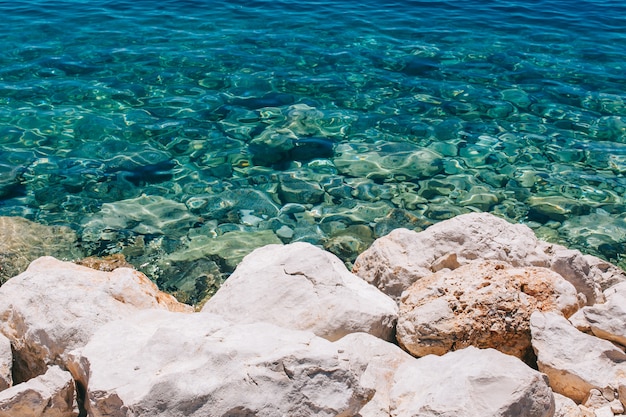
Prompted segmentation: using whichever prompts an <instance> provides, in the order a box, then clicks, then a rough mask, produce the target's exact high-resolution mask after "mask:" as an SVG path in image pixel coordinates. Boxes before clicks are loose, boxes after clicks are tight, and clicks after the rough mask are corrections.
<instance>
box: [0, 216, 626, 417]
mask: <svg viewBox="0 0 626 417" xmlns="http://www.w3.org/2000/svg"><path fill="white" fill-rule="evenodd" d="M431 229H433V230H431ZM354 272H356V274H353V273H351V272H350V271H348V270H347V269H346V268H345V266H344V265H343V264H342V263H341V262H340V261H339V259H338V258H336V257H335V256H334V255H331V254H329V253H327V252H324V251H323V250H321V249H319V248H317V247H314V246H312V245H310V244H306V243H294V244H290V245H285V246H283V245H269V246H266V247H263V248H260V249H257V250H255V251H254V252H252V253H251V254H250V255H248V256H247V257H246V258H244V260H243V261H242V262H241V263H240V264H239V266H238V267H237V269H236V271H235V272H234V274H233V275H232V276H231V277H230V278H229V279H228V281H227V282H226V283H225V284H224V285H223V286H222V287H221V288H220V290H219V291H218V292H217V294H216V295H215V296H214V297H213V298H211V299H210V300H209V301H208V302H207V303H206V304H205V306H204V307H203V309H202V311H197V312H194V311H193V309H192V308H191V307H189V306H186V305H184V304H180V303H178V302H177V301H176V300H175V299H173V298H172V297H171V296H169V295H166V294H164V293H162V292H160V291H159V290H158V289H157V288H156V286H155V285H154V284H153V283H152V282H150V281H149V280H148V279H147V278H146V277H145V276H144V275H143V274H141V273H139V272H137V271H134V270H132V269H128V268H119V269H116V270H115V271H113V272H102V271H96V270H92V269H89V268H87V267H83V266H78V265H75V264H72V263H68V262H61V261H58V260H56V259H54V258H50V257H44V258H40V259H38V260H36V261H34V262H33V263H31V265H30V266H29V268H28V269H27V270H26V271H25V272H24V273H22V274H20V275H18V276H16V277H14V278H12V279H10V280H9V281H8V282H7V283H6V284H5V285H3V286H2V287H0V417H3V416H24V417H26V416H37V417H39V416H42V417H43V416H46V417H76V416H80V417H82V416H90V417H105V416H106V417H118V416H119V417H122V416H123V417H136V416H163V417H166V416H167V417H170V416H171V417H174V416H191V417H200V416H202V417H206V416H211V417H212V416H216V417H244V416H249V417H251V416H256V417H264V416H268V417H269V416H346V417H347V416H355V417H390V416H392V417H400V416H402V417H404V416H425V417H429V416H432V417H435V416H460V417H479V416H480V417H485V416H494V417H495V416H502V417H505V416H506V417H552V416H563V417H564V416H584V417H603V416H614V415H622V414H624V405H625V403H626V354H624V347H623V346H624V342H625V341H626V308H625V307H624V306H625V305H626V304H625V303H624V301H626V300H625V297H626V276H625V274H624V273H623V272H622V271H621V270H619V269H618V268H617V267H615V266H613V265H611V264H607V263H606V262H604V261H601V260H599V259H597V258H594V257H589V256H583V255H581V254H580V253H578V252H576V251H570V250H568V249H566V248H563V247H559V246H556V245H550V244H547V243H545V242H541V241H539V240H537V239H536V238H535V237H534V235H533V234H532V232H531V231H530V229H528V228H525V227H524V226H520V225H512V224H509V223H507V222H505V221H503V220H501V219H499V218H497V217H494V216H492V215H488V214H469V215H463V216H459V217H457V218H455V219H452V220H449V221H446V222H442V223H440V224H438V225H435V226H432V227H431V228H429V229H427V230H425V231H423V232H420V233H417V232H411V231H408V230H402V229H401V230H396V231H394V232H392V233H391V234H389V235H388V236H386V237H383V238H381V239H379V240H378V241H376V242H375V243H374V245H373V246H372V247H371V248H370V249H369V250H367V251H366V252H364V253H363V254H362V255H361V256H360V257H359V258H358V259H357V261H356V263H355V269H354ZM535 355H536V356H535ZM529 365H532V366H536V368H538V370H536V369H533V368H532V367H531V366H529Z"/></svg>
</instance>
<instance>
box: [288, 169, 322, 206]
mask: <svg viewBox="0 0 626 417" xmlns="http://www.w3.org/2000/svg"><path fill="white" fill-rule="evenodd" d="M278 196H279V197H280V199H281V201H282V202H283V204H288V203H298V204H317V203H320V202H321V201H322V200H323V199H324V190H323V189H322V187H321V186H320V185H319V183H318V182H316V181H307V179H304V178H298V177H297V176H294V175H289V174H286V175H281V176H280V186H279V188H278Z"/></svg>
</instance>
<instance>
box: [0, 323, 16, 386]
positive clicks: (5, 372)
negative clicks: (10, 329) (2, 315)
mask: <svg viewBox="0 0 626 417" xmlns="http://www.w3.org/2000/svg"><path fill="white" fill-rule="evenodd" d="M12 372H13V352H11V341H10V340H9V339H7V338H6V337H5V336H4V335H3V334H2V333H0V391H2V390H5V389H7V388H9V387H10V386H12V385H13V374H12Z"/></svg>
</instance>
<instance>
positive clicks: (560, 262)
mask: <svg viewBox="0 0 626 417" xmlns="http://www.w3.org/2000/svg"><path fill="white" fill-rule="evenodd" d="M546 252H547V253H548V254H549V255H550V269H552V270H553V271H556V272H558V273H559V274H561V275H562V276H563V277H564V278H565V279H566V280H568V281H569V282H571V283H572V284H573V285H574V287H576V290H578V292H580V293H581V294H583V295H584V296H585V298H586V302H587V304H589V305H593V304H595V303H598V302H602V301H603V300H604V298H603V296H602V290H601V289H600V285H599V284H598V283H596V282H595V281H594V279H593V278H594V276H593V275H594V274H591V268H590V267H589V263H588V262H587V260H586V259H585V257H584V256H583V255H582V254H581V253H580V252H579V251H577V250H572V249H567V248H565V247H564V246H560V245H553V244H549V245H547V246H546Z"/></svg>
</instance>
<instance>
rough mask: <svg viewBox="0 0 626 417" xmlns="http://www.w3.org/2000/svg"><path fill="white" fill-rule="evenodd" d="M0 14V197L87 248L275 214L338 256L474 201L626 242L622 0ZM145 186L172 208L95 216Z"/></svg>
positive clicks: (564, 237) (27, 8)
mask: <svg viewBox="0 0 626 417" xmlns="http://www.w3.org/2000/svg"><path fill="white" fill-rule="evenodd" d="M0 16H2V18H1V19H0V33H2V34H3V36H2V40H1V42H2V48H0V215H11V216H23V217H26V218H28V219H31V220H35V221H38V222H41V223H44V224H61V225H68V226H70V227H72V228H73V229H75V230H76V231H77V233H78V235H79V236H80V238H81V244H82V245H83V249H84V251H85V254H86V255H89V254H98V255H102V254H107V253H116V252H119V251H124V250H125V248H126V247H127V246H133V247H136V245H137V241H138V240H140V241H141V243H142V244H143V245H145V246H144V249H143V250H142V251H134V252H133V251H126V252H125V253H126V254H127V258H129V260H130V261H131V262H133V263H135V264H137V265H143V264H146V263H150V262H152V261H153V260H154V259H156V257H157V255H158V256H159V257H161V258H162V257H163V256H167V255H168V254H170V253H175V252H177V251H181V250H184V249H185V248H187V249H188V248H189V247H190V246H189V245H190V243H189V242H191V241H193V238H194V236H196V235H201V234H205V235H209V236H212V237H219V236H223V235H226V234H227V233H229V232H233V231H239V232H241V231H243V232H250V233H256V232H259V231H267V230H271V231H273V232H277V231H278V230H281V231H282V232H281V233H279V234H278V236H279V237H280V239H281V240H282V241H283V242H290V241H297V240H304V241H310V242H312V243H315V244H319V245H323V246H325V247H326V248H328V249H329V250H332V251H334V252H335V253H337V254H338V255H340V256H341V257H342V258H344V260H346V261H348V262H349V261H351V260H353V259H354V256H355V255H356V253H358V251H360V250H362V249H363V247H365V246H366V245H367V244H369V243H371V241H372V240H373V239H374V238H376V237H378V236H380V235H383V234H385V233H387V232H388V231H389V230H390V229H391V228H393V227H399V226H405V227H410V228H416V229H420V228H423V227H426V226H428V225H429V224H432V223H434V222H437V221H440V220H443V219H445V218H449V217H452V216H454V215H456V214H459V213H464V212H469V211H491V212H494V213H496V214H498V215H500V216H503V217H506V218H508V219H510V220H512V221H519V222H525V223H526V224H528V225H530V226H531V227H533V228H534V229H535V231H536V232H537V233H538V234H539V235H540V236H541V237H543V238H545V239H548V240H551V241H555V242H559V243H563V244H566V245H568V246H573V247H577V248H580V249H582V250H584V251H585V252H588V253H593V254H596V255H600V256H602V257H604V258H607V259H611V260H614V261H618V262H619V261H620V260H621V256H622V254H623V253H624V249H625V248H626V220H625V218H624V211H625V210H624V209H625V207H626V205H625V203H624V193H625V192H626V179H625V178H624V173H626V76H625V74H626V4H625V3H624V2H621V1H617V0H603V1H578V2H571V1H548V0H545V1H531V0H523V1H512V2H501V1H471V0H465V1H393V2H378V1H372V0H366V1H359V2H353V1H333V2H330V1H315V0H312V1H306V0H305V1H298V2H292V1H265V0H253V1H246V2H226V1H174V0H171V1H160V2H148V1H144V0H138V1H101V0H95V1H94V0H90V1H14V2H0ZM242 190H244V191H243V192H242ZM249 190H253V191H254V193H258V194H254V193H253V194H250V193H248V191H249ZM142 196H147V197H150V198H152V197H159V198H163V199H162V200H159V201H161V203H159V204H160V205H161V206H167V207H171V210H169V211H168V210H163V211H161V212H159V214H158V215H156V214H154V213H152V214H150V215H148V214H146V215H143V217H142V215H139V214H137V215H136V216H135V217H133V216H132V215H130V214H128V213H126V214H124V213H118V214H119V216H118V217H120V216H121V217H124V216H126V217H124V219H125V220H124V221H118V222H111V221H110V219H111V218H112V217H111V216H109V215H108V214H107V213H111V212H116V210H117V211H120V210H122V209H121V208H120V207H124V210H126V211H128V210H130V209H128V207H129V206H128V205H127V202H128V201H130V202H131V207H132V204H135V205H136V206H137V207H138V209H137V210H138V212H141V211H142V210H144V211H146V210H148V209H146V208H145V207H144V206H145V201H146V200H141V198H142ZM250 196H253V197H250ZM254 196H256V197H254ZM259 196H260V197H259ZM216 199H217V200H219V201H220V202H221V203H219V204H218V203H215V200H216ZM250 199H252V200H256V201H255V202H256V203H259V201H265V199H267V201H266V202H265V205H261V206H260V205H258V204H257V205H256V206H255V205H254V204H253V202H252V201H250ZM119 202H121V203H119ZM117 203H119V204H118V205H116V204H117ZM220 204H221V206H220ZM290 204H291V206H290ZM294 204H296V205H299V206H298V207H297V208H294V207H295V206H293V205H294ZM272 206H275V207H272ZM141 207H144V208H143V209H142V208H141ZM180 207H183V208H186V209H185V210H187V211H188V212H187V213H183V214H180V210H179V208H180ZM220 207H222V208H223V207H228V208H229V209H230V211H228V210H226V211H224V210H222V209H221V208H220ZM250 207H253V209H250ZM255 207H256V208H255ZM285 207H287V208H285ZM181 210H182V209H181ZM242 210H243V211H242ZM131 211H132V210H131ZM183 211H184V210H183ZM176 213H178V214H176ZM298 213H299V214H298ZM188 215H189V216H190V218H194V219H195V220H194V221H182V222H177V221H173V222H172V221H170V220H172V218H174V220H180V219H181V218H183V219H187V217H186V216H188ZM155 216H156V217H162V218H160V219H159V220H154V219H153V218H152V217H155ZM177 216H178V217H177ZM113 217H115V216H113ZM149 217H150V218H151V220H148V218H149ZM257 219H258V220H257ZM107 221H108V222H109V224H107ZM94 222H95V223H94ZM150 222H152V223H151V227H149V228H147V229H149V231H147V229H146V228H144V229H142V228H141V227H139V226H138V224H140V223H144V224H145V223H150ZM95 225H97V226H95ZM172 225H175V226H172ZM98 228H99V233H98V231H97V230H96V231H94V229H98ZM285 228H288V229H289V230H290V231H287V229H285ZM155 248H158V250H157V249H155ZM151 251H152V252H151ZM207 256H208V255H207ZM177 259H178V258H177ZM216 262H217V261H216ZM217 264H218V269H221V271H222V273H225V274H227V273H228V271H227V270H228V267H224V265H223V263H222V264H220V262H217ZM147 272H149V273H152V275H153V277H154V276H156V275H158V274H159V273H161V274H163V268H161V269H160V272H159V271H156V270H155V271H152V272H151V271H147Z"/></svg>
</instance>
